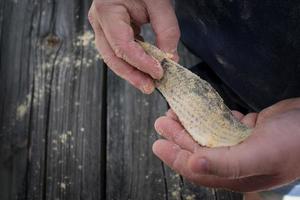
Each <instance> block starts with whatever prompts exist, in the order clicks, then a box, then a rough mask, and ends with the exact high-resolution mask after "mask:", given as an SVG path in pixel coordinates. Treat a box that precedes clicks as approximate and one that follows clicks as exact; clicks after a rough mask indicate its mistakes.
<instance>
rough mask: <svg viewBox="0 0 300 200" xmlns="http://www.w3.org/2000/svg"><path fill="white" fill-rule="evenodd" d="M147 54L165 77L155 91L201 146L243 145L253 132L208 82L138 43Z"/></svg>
mask: <svg viewBox="0 0 300 200" xmlns="http://www.w3.org/2000/svg"><path fill="white" fill-rule="evenodd" d="M138 42H139V43H140V45H141V46H142V47H143V49H144V50H145V51H146V53H147V54H149V55H151V56H152V57H154V58H155V59H156V60H158V61H159V62H160V63H161V65H162V67H163V69H164V76H163V78H162V79H160V80H156V81H155V84H156V88H157V89H158V90H159V91H160V92H161V94H162V95H163V96H164V97H165V99H166V101H167V102H168V103H169V105H170V107H171V108H172V110H173V111H174V112H175V113H176V115H177V116H178V119H179V121H180V122H181V124H182V125H183V127H184V128H185V129H186V130H187V132H188V133H189V134H190V135H191V136H192V138H193V139H194V140H195V141H196V142H198V143H199V144H200V145H202V146H206V147H224V146H233V145H236V144H239V143H241V142H242V141H243V140H245V139H246V138H247V137H249V135H250V134H251V129H250V128H248V127H247V126H245V125H244V124H242V123H241V122H239V121H238V120H237V119H236V118H235V117H234V116H233V115H232V113H231V110H230V109H229V108H228V107H227V106H226V105H225V104H224V101H223V99H222V98H221V96H220V95H219V94H218V93H217V91H216V90H215V89H214V88H213V87H212V86H211V85H210V84H209V83H208V82H206V81H205V80H203V79H201V78H200V77H199V76H197V75H196V74H194V73H192V72H191V71H189V70H188V69H186V68H184V67H182V66H180V65H179V64H177V63H176V62H174V61H173V60H171V59H170V55H169V54H167V53H164V52H163V51H161V50H160V49H158V48H157V47H155V46H153V45H151V44H149V43H146V42H141V41H138Z"/></svg>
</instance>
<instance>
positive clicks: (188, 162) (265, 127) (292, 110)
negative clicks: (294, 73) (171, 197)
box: [153, 99, 300, 192]
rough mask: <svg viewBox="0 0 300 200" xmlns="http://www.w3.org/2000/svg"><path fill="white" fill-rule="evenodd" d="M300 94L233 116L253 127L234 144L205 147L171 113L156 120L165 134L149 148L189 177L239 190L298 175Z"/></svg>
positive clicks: (268, 186)
mask: <svg viewBox="0 0 300 200" xmlns="http://www.w3.org/2000/svg"><path fill="white" fill-rule="evenodd" d="M299 108H300V99H290V100H286V101H282V102H280V103H277V104H275V105H274V106H271V107H269V108H268V109H265V110H264V111H263V112H261V113H251V114H248V115H245V116H244V115H242V114H241V113H238V112H236V111H234V112H233V113H234V115H235V116H236V117H237V118H238V119H239V120H241V122H243V123H244V124H246V125H248V126H250V127H254V129H253V132H252V135H251V136H250V137H249V138H247V139H246V140H245V141H244V142H243V143H241V144H239V145H236V146H233V147H223V148H205V147H201V146H200V145H199V144H198V143H196V142H195V141H194V140H193V139H192V138H191V137H190V135H189V134H188V133H187V132H186V131H185V129H184V128H183V127H182V125H181V124H180V122H179V121H178V119H177V117H176V115H175V114H174V112H172V111H171V110H169V111H168V112H167V114H166V116H164V117H161V118H159V119H158V120H157V121H156V123H155V128H156V130H157V132H158V133H159V134H160V135H162V136H163V137H165V138H166V140H165V139H159V140H158V141H156V142H155V143H154V144H153V152H154V153H155V154H156V155H157V156H158V157H159V158H160V159H161V160H162V161H164V162H165V163H166V164H167V165H168V166H170V167H171V168H172V169H174V170H175V171H176V172H178V173H179V174H181V175H182V176H184V177H185V178H186V179H188V180H189V181H191V182H193V183H195V184H197V185H202V186H207V187H215V188H226V189H230V190H235V191H240V192H252V191H260V190H267V189H271V188H274V187H278V186H281V185H283V184H287V183H289V182H292V181H294V180H295V179H297V178H299V177H300V156H299V155H300V109H299Z"/></svg>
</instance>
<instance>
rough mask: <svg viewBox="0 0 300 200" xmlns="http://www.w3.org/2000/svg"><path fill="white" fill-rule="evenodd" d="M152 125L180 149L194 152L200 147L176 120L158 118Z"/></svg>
mask: <svg viewBox="0 0 300 200" xmlns="http://www.w3.org/2000/svg"><path fill="white" fill-rule="evenodd" d="M154 126H155V129H156V131H157V132H158V133H159V134H160V135H162V136H163V137H165V138H166V139H168V140H170V141H172V142H174V143H176V144H177V145H179V146H180V147H181V148H182V149H185V150H187V151H189V152H194V151H195V150H196V149H197V148H199V147H200V146H199V144H198V143H196V142H195V141H194V140H193V139H192V137H191V136H190V135H189V134H188V133H187V132H186V130H185V129H184V128H183V127H182V126H181V125H180V124H179V123H178V122H177V121H175V120H173V119H171V118H169V117H160V118H158V119H157V120H156V122H155V124H154Z"/></svg>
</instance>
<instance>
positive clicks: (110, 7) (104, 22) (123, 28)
mask: <svg viewBox="0 0 300 200" xmlns="http://www.w3.org/2000/svg"><path fill="white" fill-rule="evenodd" d="M96 5H97V6H96V7H97V8H96V9H97V13H101V14H98V15H97V17H98V18H97V19H98V20H99V23H100V24H101V27H102V29H103V32H104V35H105V38H106V39H107V41H108V43H109V45H110V47H111V48H112V50H113V51H114V53H115V55H116V56H117V57H119V58H121V59H123V60H125V61H126V62H128V63H129V64H131V65H132V66H134V67H136V68H137V69H139V70H141V71H143V72H145V73H146V74H149V75H151V76H152V77H153V78H154V79H160V78H161V77H162V76H163V69H162V67H161V65H160V63H159V62H158V61H157V60H155V59H154V58H152V57H151V56H149V55H148V54H146V52H145V51H144V50H143V49H142V47H141V46H140V45H139V44H138V43H136V42H135V41H134V31H133V29H132V27H131V23H130V15H129V13H128V10H127V9H126V7H125V6H123V5H121V4H113V3H98V4H96Z"/></svg>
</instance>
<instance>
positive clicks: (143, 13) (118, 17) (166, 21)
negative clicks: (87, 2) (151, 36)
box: [89, 0, 180, 94]
mask: <svg viewBox="0 0 300 200" xmlns="http://www.w3.org/2000/svg"><path fill="white" fill-rule="evenodd" d="M89 20H90V23H91V25H92V27H93V30H94V32H95V38H96V47H97V49H98V51H99V53H100V52H101V53H100V54H101V55H102V58H103V60H104V62H105V63H106V64H107V65H108V66H109V67H110V69H111V70H112V71H114V72H115V73H116V74H117V75H119V76H120V77H122V78H124V79H125V80H127V81H129V82H130V83H131V84H132V85H133V86H135V87H136V88H138V89H140V90H141V91H142V92H144V93H146V94H150V93H152V91H153V90H154V82H153V79H160V78H162V76H163V69H162V67H161V65H160V63H159V62H158V61H156V60H155V59H154V58H152V57H151V56H149V55H147V54H146V53H145V52H144V50H143V49H142V48H141V47H140V46H139V44H137V43H136V42H135V40H134V39H135V37H137V36H138V35H139V34H140V27H141V26H142V25H143V24H145V23H148V22H150V23H151V25H152V28H153V30H154V32H155V34H156V44H157V46H158V47H159V48H160V49H162V50H163V51H165V52H168V53H171V54H173V55H174V59H175V60H176V59H178V55H177V44H178V40H179V35H180V32H179V27H178V22H177V19H176V16H175V13H174V10H173V7H172V4H171V1H170V0H151V1H148V0H94V2H93V4H92V6H91V9H90V12H89Z"/></svg>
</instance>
